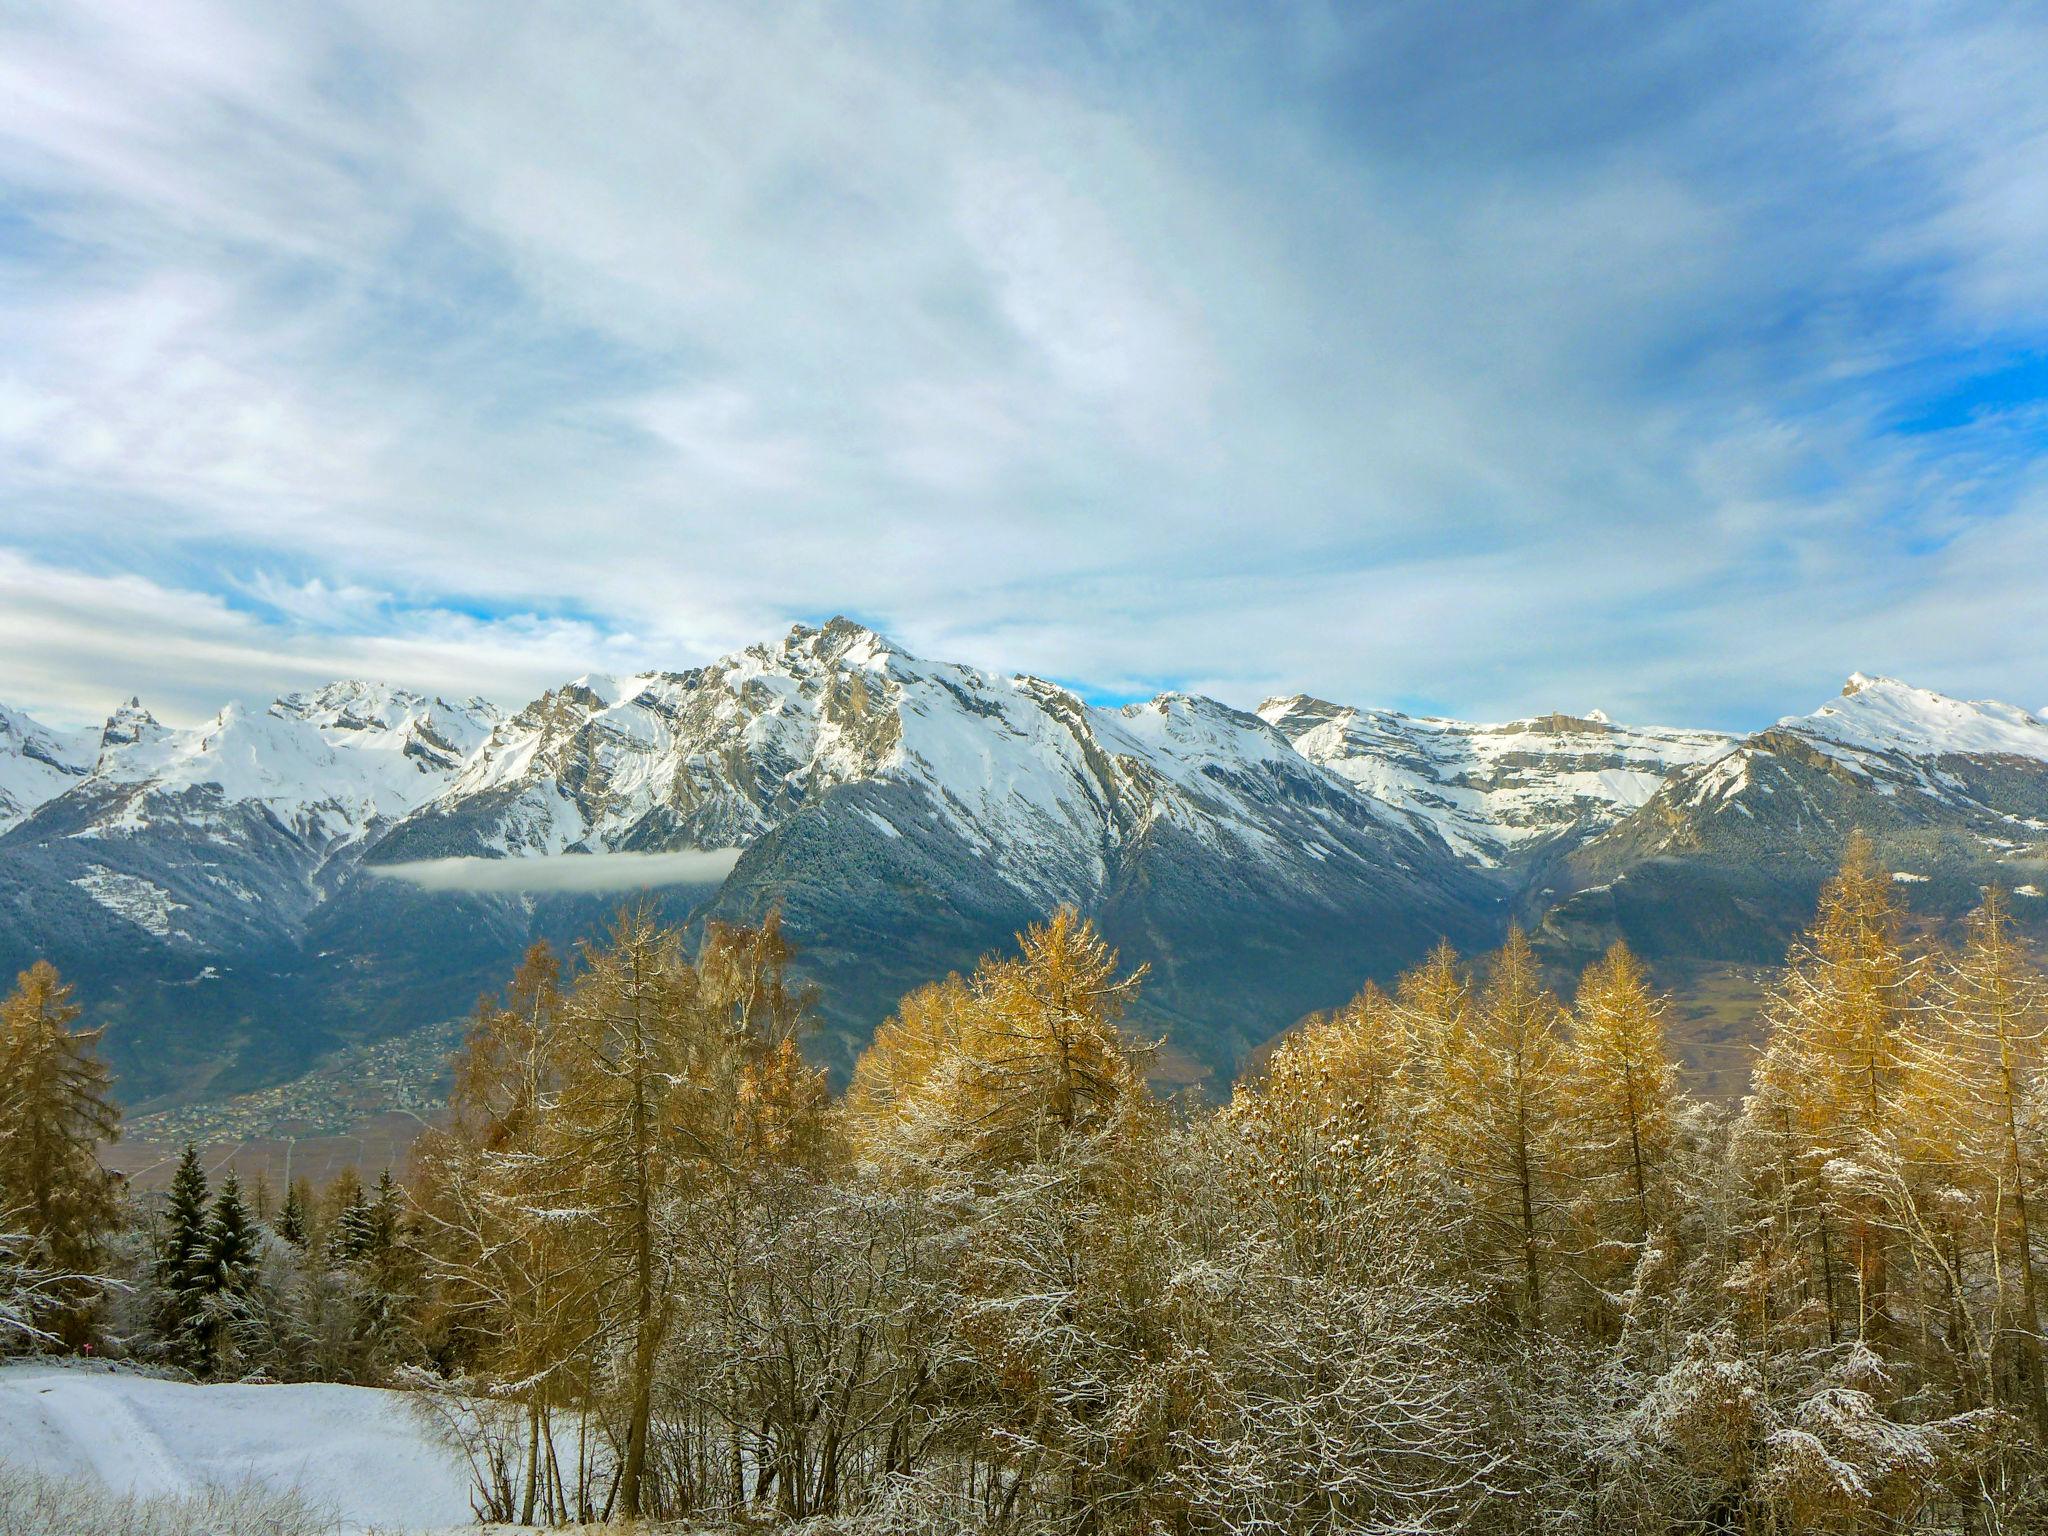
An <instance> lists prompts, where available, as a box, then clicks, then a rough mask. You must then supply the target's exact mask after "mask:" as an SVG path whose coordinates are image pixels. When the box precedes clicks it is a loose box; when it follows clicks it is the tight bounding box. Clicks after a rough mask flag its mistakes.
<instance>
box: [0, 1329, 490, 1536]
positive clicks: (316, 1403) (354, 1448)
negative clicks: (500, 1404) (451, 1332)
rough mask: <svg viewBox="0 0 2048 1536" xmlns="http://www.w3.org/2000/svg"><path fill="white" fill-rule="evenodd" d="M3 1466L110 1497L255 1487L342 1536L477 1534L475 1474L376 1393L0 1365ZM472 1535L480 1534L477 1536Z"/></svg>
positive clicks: (389, 1395) (73, 1366)
mask: <svg viewBox="0 0 2048 1536" xmlns="http://www.w3.org/2000/svg"><path fill="white" fill-rule="evenodd" d="M0 1461H7V1462H13V1463H15V1464H17V1465H21V1466H26V1467H29V1468H31V1469H33V1470H35V1471H37V1472H40V1473H43V1474H44V1475H46V1476H51V1477H60V1478H75V1479H82V1480H92V1481H97V1482H99V1483H101V1484H103V1485H104V1486H106V1487H107V1488H108V1489H110V1490H111V1491H113V1492H117V1493H131V1492H132V1493H136V1494H140V1495H143V1496H150V1495H157V1494H180V1493H188V1492H192V1491H195V1490H199V1489H203V1488H205V1487H207V1486H209V1485H214V1486H221V1485H231V1484H237V1483H242V1482H248V1481H254V1482H259V1483H262V1484H265V1485H267V1486H269V1487H273V1488H295V1489H297V1490H298V1491H299V1492H300V1493H301V1494H302V1495H303V1496H304V1497H305V1498H306V1500H307V1501H308V1502H309V1503H310V1504H312V1505H314V1506H316V1507H318V1508H320V1509H322V1510H324V1511H329V1512H331V1513H332V1514H333V1515H334V1516H335V1518H336V1519H337V1520H338V1522H339V1529H340V1530H342V1531H365V1530H369V1529H372V1528H375V1529H377V1530H380V1531H387V1532H400V1531H420V1530H431V1529H437V1528H439V1529H446V1528H448V1527H451V1526H458V1527H459V1526H466V1525H469V1523H470V1521H471V1519H472V1516H471V1513H470V1507H469V1476H468V1472H467V1469H466V1468H465V1467H464V1466H463V1465H462V1463H461V1461H460V1460H459V1458H457V1457H455V1456H454V1455H452V1454H450V1453H449V1452H447V1451H445V1450H443V1449H441V1448H440V1447H438V1446H436V1445H435V1444H433V1443H432V1441H431V1440H430V1439H429V1438H428V1436H427V1435H426V1433H425V1431H424V1430H423V1429H422V1427H421V1426H420V1424H419V1423H418V1422H417V1421H416V1420H415V1419H414V1418H413V1416H412V1414H411V1412H410V1410H409V1409H408V1407H407V1405H406V1403H405V1400H404V1398H403V1397H402V1396H401V1395H400V1394H398V1393H395V1392H384V1391H379V1390H377V1389H375V1388H372V1387H341V1386H326V1385H311V1384H308V1385H296V1386H191V1385H187V1384H186V1383H184V1382H177V1381H160V1380H157V1379H155V1378H153V1377H147V1376H136V1375H130V1374H127V1373H125V1372H116V1371H113V1370H110V1369H108V1368H107V1367H106V1366H105V1365H88V1364H84V1363H56V1362H42V1361H30V1362H21V1363H16V1364H10V1365H6V1366H0ZM472 1529H473V1527H472Z"/></svg>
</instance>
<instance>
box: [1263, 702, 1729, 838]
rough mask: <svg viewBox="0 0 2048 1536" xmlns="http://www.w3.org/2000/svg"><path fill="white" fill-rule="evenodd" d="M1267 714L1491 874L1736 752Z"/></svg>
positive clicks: (1580, 728)
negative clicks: (1675, 777)
mask: <svg viewBox="0 0 2048 1536" xmlns="http://www.w3.org/2000/svg"><path fill="white" fill-rule="evenodd" d="M1259 714H1260V716H1261V717H1262V718H1263V719H1265V720H1267V721H1269V722H1271V723H1272V724H1273V725H1274V726H1276V727H1277V728H1278V729H1279V730H1281V731H1282V732H1284V733H1285V734H1286V735H1287V737H1288V738H1289V739H1291V740H1292V741H1293V743H1294V746H1295V750H1297V751H1298V752H1300V753H1301V754H1302V755H1303V756H1304V757H1307V758H1308V759H1310V760H1311V761H1312V762H1316V763H1320V764H1322V765H1324V766H1325V767H1327V768H1329V769H1330V770H1331V771H1332V772H1334V773H1337V774H1339V775H1341V776H1342V777H1343V778H1344V779H1345V780H1347V781H1348V782H1350V783H1351V784H1353V785H1355V786H1356V787H1357V788H1358V789H1359V790H1360V791H1361V792H1362V793H1364V794H1366V795H1368V796H1370V797H1371V798H1373V799H1374V800H1376V801H1380V802H1382V803H1384V804H1385V805H1387V806H1389V807H1391V808H1393V809H1394V810H1395V811H1397V812H1399V813H1400V814H1401V815H1402V816H1404V817H1405V818H1407V819H1408V820H1409V821H1410V822H1411V823H1412V824H1413V825H1414V826H1415V827H1417V828H1418V829H1427V830H1428V831H1430V832H1432V833H1434V834H1435V835H1437V836H1439V837H1441V838H1443V840H1444V841H1445V842H1447V843H1448V844H1449V845H1450V846H1451V847H1452V848H1454V849H1455V850H1457V852H1458V853H1459V854H1460V856H1462V857H1464V858H1467V859H1469V860H1471V861H1473V862H1475V863H1477V864H1480V865H1483V866H1498V865H1501V864H1504V863H1507V862H1509V861H1511V860H1512V859H1514V858H1515V857H1517V856H1518V855H1523V854H1526V853H1529V852H1531V851H1534V850H1535V849H1538V848H1542V847H1545V846H1548V845H1550V844H1552V843H1554V842H1555V841H1557V840H1558V839H1560V838H1562V837H1565V836H1567V835H1569V834H1572V833H1575V832H1577V833H1592V832H1597V831H1599V830H1601V829H1602V828H1604V827H1607V826H1611V825H1613V824H1614V823H1615V822H1617V821H1619V820H1620V819H1622V818H1623V817H1624V816H1626V815H1628V814H1629V813H1630V812H1631V811H1633V810H1635V809H1636V808H1637V807H1638V806H1640V805H1642V804H1643V803H1644V802H1646V801H1647V800H1648V799H1649V798H1650V797H1651V796H1652V795H1654V794H1655V793H1656V792H1657V790H1658V788H1659V787H1660V786H1661V785H1662V784H1663V782H1664V780H1665V779H1666V778H1667V777H1668V776H1669V775H1670V774H1671V773H1672V772H1674V771H1675V770H1677V769H1680V768H1684V767H1689V766H1692V765H1696V764H1700V763H1706V762H1711V761H1713V760H1714V759H1716V758H1718V757H1721V756H1723V755H1724V754H1726V753H1727V752H1728V751H1729V750H1730V748H1731V747H1732V746H1733V745H1734V741H1733V738H1731V737H1728V736H1725V735H1722V734H1720V733H1718V732H1714V731H1687V730H1674V729H1668V728H1664V727H1658V726H1621V725H1615V724H1613V723H1611V722H1610V721H1608V720H1607V719H1606V718H1605V717H1604V716H1597V715H1596V716H1593V717H1588V718H1585V719H1580V718H1575V717H1573V716H1570V715H1545V716H1542V717H1540V718H1537V719H1530V720H1515V721H1510V722H1508V723H1506V724H1503V725H1470V724H1467V723H1465V722H1463V721H1459V720H1441V719H1433V718H1429V717H1426V716H1425V717H1417V716H1412V715H1405V714H1402V713H1400V712H1399V711H1396V710H1390V709H1353V708H1348V707H1346V706H1343V705H1337V704H1330V703H1326V702H1324V701H1323V700H1321V699H1313V698H1308V697H1306V696H1304V695H1300V694H1297V695H1295V696H1293V697H1292V698H1283V699H1269V700H1267V701H1266V703H1264V704H1263V705H1261V706H1260V707H1259Z"/></svg>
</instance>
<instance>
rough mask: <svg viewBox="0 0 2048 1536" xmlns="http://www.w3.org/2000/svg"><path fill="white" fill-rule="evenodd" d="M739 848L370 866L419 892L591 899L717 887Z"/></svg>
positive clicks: (374, 871) (382, 876) (736, 858)
mask: <svg viewBox="0 0 2048 1536" xmlns="http://www.w3.org/2000/svg"><path fill="white" fill-rule="evenodd" d="M739 858H740V850H739V849H737V848H711V849H695V848H693V849H686V850H683V851H681V852H678V853H560V854H554V855H551V856H548V857H544V858H507V859H420V860H416V861H414V862H412V863H409V864H373V865H369V866H367V867H368V869H369V872H370V873H371V874H373V875H375V876H377V877H378V878H379V879H382V880H403V881H404V882H405V883H406V884H408V885H413V886H417V887H418V888H419V889H421V890H423V891H467V892H483V893H486V894H491V895H519V894H535V893H543V892H545V893H550V894H569V895H595V894H598V893H601V892H605V891H644V890H649V889H651V888H653V887H655V886H658V885H716V884H718V882H719V881H721V880H723V879H724V878H725V877H726V876H727V875H729V874H731V873H732V867H733V865H735V864H737V863H738V862H739Z"/></svg>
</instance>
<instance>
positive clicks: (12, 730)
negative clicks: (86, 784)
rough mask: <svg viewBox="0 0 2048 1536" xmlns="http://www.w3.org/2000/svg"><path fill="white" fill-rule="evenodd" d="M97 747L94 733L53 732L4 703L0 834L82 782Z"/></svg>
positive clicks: (0, 710)
mask: <svg viewBox="0 0 2048 1536" xmlns="http://www.w3.org/2000/svg"><path fill="white" fill-rule="evenodd" d="M97 746H98V742H97V740H96V739H95V738H94V736H93V733H92V732H90V731H53V730H51V729H50V728H49V727H48V726H46V725H42V724H39V723H38V722H36V721H34V720H31V719H30V718H29V717H28V716H27V715H24V714H21V713H20V712H18V711H16V710H12V709H9V708H7V707H6V706H5V705H4V704H0V832H4V831H6V830H7V828H9V827H10V826H12V825H13V824H14V823H15V822H17V821H19V820H21V818H22V817H24V816H26V815H28V814H29V812H31V811H33V810H34V809H35V808H36V807H37V806H39V805H41V804H43V802H44V801H46V800H53V799H55V798H56V797H57V796H58V795H61V794H62V793H63V792H64V791H65V790H67V789H69V788H70V787H71V786H72V785H74V784H76V783H77V782H78V781H79V780H80V779H82V778H84V777H85V775H86V773H87V772H88V771H89V770H90V769H91V767H92V763H93V753H94V751H95V749H96V748H97Z"/></svg>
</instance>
